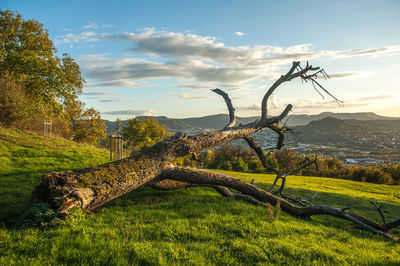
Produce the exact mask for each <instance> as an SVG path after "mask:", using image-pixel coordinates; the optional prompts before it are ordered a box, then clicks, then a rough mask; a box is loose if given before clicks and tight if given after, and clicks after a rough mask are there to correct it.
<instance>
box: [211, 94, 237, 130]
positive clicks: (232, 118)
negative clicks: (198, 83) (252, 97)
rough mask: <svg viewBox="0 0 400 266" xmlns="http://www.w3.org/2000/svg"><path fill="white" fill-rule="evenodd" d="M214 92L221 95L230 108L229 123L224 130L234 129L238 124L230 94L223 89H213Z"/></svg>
mask: <svg viewBox="0 0 400 266" xmlns="http://www.w3.org/2000/svg"><path fill="white" fill-rule="evenodd" d="M212 91H213V92H215V93H217V94H219V95H221V96H222V97H223V98H224V100H225V103H226V106H227V107H228V111H229V123H228V124H227V125H226V126H225V127H224V129H227V128H231V127H233V126H234V125H235V124H236V116H235V108H233V105H232V101H231V99H230V98H229V96H228V94H227V93H226V92H224V91H223V90H221V89H218V88H216V89H212Z"/></svg>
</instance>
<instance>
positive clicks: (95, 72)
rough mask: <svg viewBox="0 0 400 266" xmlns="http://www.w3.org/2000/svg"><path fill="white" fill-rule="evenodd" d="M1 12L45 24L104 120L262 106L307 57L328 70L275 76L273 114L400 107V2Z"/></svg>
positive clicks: (10, 4) (94, 5)
mask: <svg viewBox="0 0 400 266" xmlns="http://www.w3.org/2000/svg"><path fill="white" fill-rule="evenodd" d="M0 1H1V8H2V9H11V10H14V11H15V10H16V11H18V12H19V13H20V14H22V16H23V17H24V18H27V19H30V18H34V19H36V20H38V21H40V22H41V23H43V24H44V27H45V28H47V29H48V30H49V33H50V37H51V39H52V40H53V41H54V43H55V45H56V47H57V49H58V51H59V53H60V54H62V53H64V52H67V53H69V54H70V55H71V56H72V57H74V58H75V59H76V60H77V61H78V63H79V64H80V66H81V69H82V73H83V75H84V77H85V79H86V81H87V82H86V84H85V87H84V94H83V95H82V96H81V99H82V100H83V101H84V102H86V104H87V106H93V107H95V108H96V109H98V110H99V111H101V112H102V114H103V117H104V118H106V119H111V120H114V119H116V118H117V117H119V118H121V119H126V118H131V117H134V116H136V115H166V116H169V117H192V116H202V115H209V114H215V113H224V112H226V110H225V105H224V101H223V99H222V98H220V97H219V96H218V95H216V94H213V93H212V92H211V91H210V89H211V88H215V87H220V88H222V89H224V90H225V91H227V92H228V93H229V95H230V96H231V98H232V100H233V103H234V105H235V108H236V109H237V114H238V115H239V116H249V115H257V114H259V113H260V111H259V109H260V103H261V99H262V97H263V95H264V93H265V92H266V90H267V89H268V87H269V86H270V85H271V84H272V83H273V82H274V80H275V79H276V78H277V77H279V75H281V74H284V73H285V72H287V70H288V69H289V68H290V65H291V62H292V61H294V60H300V61H302V62H304V63H305V62H306V61H307V60H308V61H309V62H310V63H311V64H313V65H315V66H321V67H323V68H324V69H325V70H326V72H327V73H328V74H331V77H332V78H331V79H329V80H322V81H321V83H323V84H324V86H325V87H326V88H327V89H329V91H330V92H331V93H333V94H334V95H335V96H337V97H338V98H339V99H341V100H343V101H344V107H339V106H338V105H337V104H336V103H334V102H332V100H331V99H330V98H329V97H328V96H327V97H325V99H323V98H321V96H320V95H319V94H318V93H317V92H316V91H315V90H314V88H313V87H312V86H311V85H310V84H302V82H301V81H292V82H290V83H287V84H283V85H282V86H281V87H280V88H279V89H278V90H277V91H276V92H275V93H274V95H273V97H271V100H270V101H271V102H270V103H269V106H270V109H271V112H270V113H271V114H276V113H280V111H281V110H282V109H283V108H284V106H285V105H286V104H288V103H292V104H293V105H294V108H293V113H295V114H301V113H308V114H314V113H320V112H323V111H332V112H376V113H378V114H381V115H389V116H400V108H399V106H400V104H399V103H400V74H399V73H400V1H385V0H381V1H378V0H376V1H367V0H363V1H150V0H149V1H117V0H115V1H82V0H81V1H40V0H38V1H18V0H0Z"/></svg>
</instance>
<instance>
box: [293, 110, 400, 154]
mask: <svg viewBox="0 0 400 266" xmlns="http://www.w3.org/2000/svg"><path fill="white" fill-rule="evenodd" d="M349 117H350V116H349ZM372 117H374V116H372ZM293 132H294V133H295V134H296V135H297V137H298V138H299V140H300V142H305V143H320V144H322V143H325V144H327V143H333V144H340V143H341V144H346V145H347V146H349V147H354V146H368V147H369V146H374V145H377V144H381V145H382V147H383V146H393V145H395V143H400V119H396V120H394V119H390V120H355V119H348V120H341V119H337V118H333V117H326V118H323V119H320V120H317V121H311V122H310V123H308V124H307V125H305V126H295V127H294V128H293ZM396 147H397V146H396Z"/></svg>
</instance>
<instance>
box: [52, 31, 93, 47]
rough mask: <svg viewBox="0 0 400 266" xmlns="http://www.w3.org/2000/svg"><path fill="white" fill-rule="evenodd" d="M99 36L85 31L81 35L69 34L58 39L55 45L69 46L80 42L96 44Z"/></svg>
mask: <svg viewBox="0 0 400 266" xmlns="http://www.w3.org/2000/svg"><path fill="white" fill-rule="evenodd" d="M99 40H100V39H99V35H98V34H97V33H95V32H92V31H84V32H81V33H80V34H74V33H68V34H65V35H61V36H59V37H56V39H55V44H56V45H58V44H66V43H67V44H69V43H79V42H95V41H99Z"/></svg>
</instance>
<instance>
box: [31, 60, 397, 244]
mask: <svg viewBox="0 0 400 266" xmlns="http://www.w3.org/2000/svg"><path fill="white" fill-rule="evenodd" d="M310 73H311V74H310ZM317 75H323V76H324V77H328V76H327V75H326V73H325V71H324V70H323V69H319V68H318V67H312V66H311V65H309V64H308V63H307V65H306V66H305V67H304V68H302V67H300V63H299V62H294V63H293V65H292V67H291V69H290V70H289V72H288V73H287V74H285V75H283V76H281V77H280V78H279V79H278V80H277V81H276V82H275V83H274V84H273V85H272V86H271V88H270V89H269V90H268V91H267V93H266V94H265V96H264V98H263V100H262V106H261V118H260V119H259V120H256V121H254V122H252V123H249V124H246V125H239V126H236V127H234V125H235V121H236V118H235V110H234V108H233V106H232V102H231V100H230V99H229V96H228V95H227V94H226V93H225V92H223V91H222V90H220V89H215V90H213V91H214V92H215V93H217V94H219V95H221V96H222V97H223V98H224V100H225V102H226V104H227V107H228V110H229V114H230V121H229V123H228V124H227V125H226V126H225V127H224V129H222V130H219V131H214V132H210V133H204V134H200V135H196V136H186V135H184V134H176V135H175V136H174V137H170V138H167V139H166V140H164V141H162V142H159V143H157V144H156V145H154V146H152V147H151V148H149V149H148V150H146V151H144V152H142V153H140V154H138V155H135V156H132V157H129V158H125V159H122V160H119V161H115V162H111V163H107V164H103V165H99V166H95V167H91V168H86V169H81V170H78V171H75V172H59V173H49V174H45V175H44V176H43V179H42V182H41V184H40V185H39V186H37V187H36V188H35V190H34V193H35V195H37V196H38V197H40V198H42V199H43V200H45V201H46V202H48V203H49V204H50V206H51V207H52V208H53V209H54V210H56V211H57V213H59V214H60V215H61V216H66V215H67V214H68V211H69V210H70V209H71V208H72V207H76V206H77V207H80V208H82V209H83V210H86V211H91V210H93V209H95V208H96V207H98V206H100V205H102V204H104V203H106V202H108V201H110V200H112V199H114V198H117V197H119V196H121V195H124V194H126V193H128V192H130V191H133V190H135V189H137V188H139V187H141V186H143V185H149V186H151V187H153V188H155V189H160V190H169V189H179V188H183V187H193V186H207V187H213V188H214V189H216V190H217V191H218V192H219V193H220V194H221V195H223V196H225V197H231V198H235V199H241V200H245V201H248V202H250V203H253V204H257V205H265V204H266V203H269V204H272V205H274V206H275V205H277V204H279V205H280V206H281V209H282V210H283V211H284V212H286V213H288V214H290V215H293V216H296V217H301V218H309V217H311V216H313V215H318V214H325V215H332V216H336V217H339V218H342V219H346V220H349V221H351V222H353V223H355V224H356V225H357V226H358V227H360V228H363V229H365V230H369V231H372V232H374V233H376V234H379V235H382V236H384V237H386V238H389V239H393V238H392V237H391V236H389V235H388V234H386V233H385V232H387V231H389V230H390V229H392V228H395V227H398V226H399V225H400V219H397V220H395V221H393V222H390V223H386V224H383V225H382V224H378V223H376V222H373V221H371V220H369V219H367V218H365V217H362V216H359V215H356V214H352V213H349V212H347V209H346V208H345V209H337V208H333V207H329V206H313V205H312V204H310V205H311V206H308V207H306V206H304V204H303V203H304V202H307V201H301V200H298V199H296V200H293V199H290V198H288V197H285V195H283V194H282V191H283V188H284V185H285V178H286V176H287V175H289V174H293V173H295V172H297V171H299V170H301V169H303V168H304V167H307V166H308V165H310V164H313V163H316V159H314V160H308V161H305V162H304V163H303V164H302V165H301V166H300V167H299V168H296V169H294V170H292V171H290V172H289V173H281V172H279V171H277V170H275V169H273V168H271V167H270V166H269V165H267V160H266V157H265V155H264V153H263V151H262V150H261V149H260V148H259V147H258V145H257V144H256V143H255V141H254V139H253V138H252V137H251V134H253V133H255V132H257V131H259V130H261V129H263V128H270V129H272V130H273V131H275V132H276V133H277V134H278V135H279V139H278V143H277V148H278V149H279V148H281V147H282V145H283V139H284V133H285V132H286V131H288V130H290V128H288V127H286V126H284V127H280V125H279V124H280V122H281V121H282V120H283V119H284V118H285V117H286V116H287V114H288V113H289V112H290V110H291V108H292V106H291V105H290V104H289V105H288V106H287V107H286V108H285V110H284V111H283V112H282V113H281V114H280V115H279V116H276V117H267V111H268V109H267V102H268V98H269V96H270V95H271V94H272V93H273V92H274V90H275V89H276V88H277V87H278V86H279V85H280V84H282V83H283V82H286V81H290V80H292V79H294V78H301V79H302V80H304V81H306V82H311V83H312V84H313V86H314V88H315V89H316V90H317V91H318V89H321V90H323V91H325V92H326V93H327V94H329V95H330V96H332V95H331V94H330V93H329V92H328V91H326V90H325V89H324V88H323V87H322V86H321V85H320V84H319V83H318V82H316V81H315V79H316V78H317ZM332 97H333V98H334V99H335V100H336V101H337V102H338V103H341V102H340V101H339V100H338V99H336V98H335V97H334V96H332ZM235 139H245V140H246V141H247V143H248V144H249V146H250V147H251V148H252V149H254V151H255V152H256V153H257V155H258V156H259V158H260V160H261V162H262V164H263V166H264V167H265V168H266V169H269V170H271V171H273V172H274V173H275V174H276V175H277V179H276V181H275V182H274V184H273V186H272V187H271V188H270V190H269V191H268V192H267V191H264V190H262V189H260V188H258V187H256V186H254V185H252V184H248V183H246V182H244V181H242V180H240V179H237V178H234V177H230V176H228V175H223V174H218V173H212V172H208V171H207V172H206V171H199V170H193V169H189V168H175V167H173V165H172V162H173V161H174V160H175V159H176V158H179V157H182V156H185V155H188V154H191V153H196V152H200V151H202V150H205V149H208V148H211V147H214V146H217V145H221V144H223V143H227V142H230V141H232V140H235ZM267 156H268V155H267ZM278 179H282V183H281V187H280V189H279V190H278V191H276V192H273V191H272V189H273V187H274V186H275V185H276V183H277V180H278ZM227 188H231V189H235V190H238V191H240V192H241V194H235V193H232V192H231V191H230V190H228V189H227ZM290 201H292V202H293V203H291V202H290ZM308 202H309V203H310V202H311V200H309V201H308ZM299 205H300V206H299Z"/></svg>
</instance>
